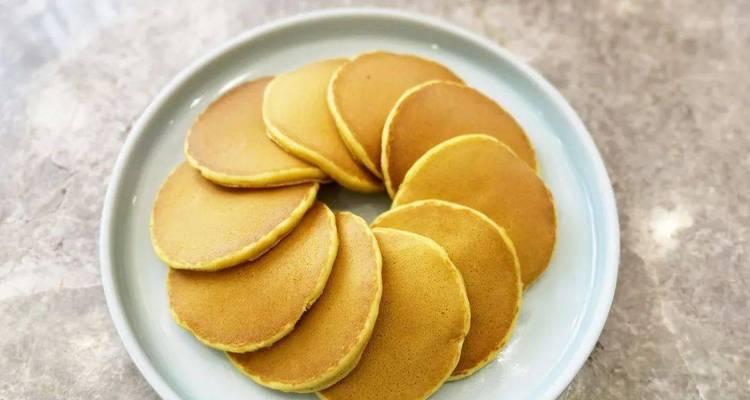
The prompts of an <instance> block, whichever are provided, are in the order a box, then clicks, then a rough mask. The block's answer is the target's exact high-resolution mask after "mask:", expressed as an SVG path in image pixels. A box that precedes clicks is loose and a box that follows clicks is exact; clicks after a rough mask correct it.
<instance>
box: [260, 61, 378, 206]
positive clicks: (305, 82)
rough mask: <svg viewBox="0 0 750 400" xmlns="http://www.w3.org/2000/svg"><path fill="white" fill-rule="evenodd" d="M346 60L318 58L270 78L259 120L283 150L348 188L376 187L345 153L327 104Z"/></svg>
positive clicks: (376, 184) (374, 179)
mask: <svg viewBox="0 0 750 400" xmlns="http://www.w3.org/2000/svg"><path fill="white" fill-rule="evenodd" d="M345 62H346V60H345V59H333V60H327V61H320V62H316V63H312V64H307V65H305V66H304V67H302V68H299V69H297V70H295V71H292V72H289V73H286V74H282V75H279V76H277V77H276V78H274V79H273V80H272V81H271V83H269V84H268V87H266V92H265V96H264V100H263V120H264V121H265V124H266V127H267V128H268V134H269V135H270V137H271V139H273V141H274V142H276V143H277V144H278V145H279V146H281V147H282V148H284V149H285V150H286V151H288V152H290V153H292V154H294V155H295V156H297V157H299V158H301V159H303V160H305V161H307V162H309V163H311V164H313V165H316V166H318V167H319V168H320V169H321V170H323V171H324V172H325V173H326V174H328V175H329V176H330V177H331V178H333V179H334V180H335V181H336V182H338V183H339V184H341V185H342V186H344V187H346V188H348V189H351V190H354V191H358V192H378V191H381V190H382V189H383V186H382V183H381V182H380V181H379V180H378V179H377V178H376V177H374V176H373V175H372V174H370V173H369V172H368V171H367V169H366V168H364V167H362V166H361V165H359V164H358V163H357V162H356V161H355V160H354V158H353V157H352V155H351V154H349V150H348V149H347V148H346V145H345V144H344V141H343V140H342V139H341V136H339V132H338V129H337V128H336V123H335V122H334V120H333V117H332V116H331V112H330V111H329V110H328V104H327V102H326V92H327V90H328V82H329V81H330V80H331V77H332V76H333V74H334V72H336V69H338V67H339V66H341V65H342V64H343V63H345Z"/></svg>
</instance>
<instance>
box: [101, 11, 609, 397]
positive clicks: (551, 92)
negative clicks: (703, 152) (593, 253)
mask: <svg viewBox="0 0 750 400" xmlns="http://www.w3.org/2000/svg"><path fill="white" fill-rule="evenodd" d="M352 17H378V18H385V19H391V20H395V21H401V22H407V23H412V24H415V23H416V24H420V25H423V26H427V27H430V28H433V29H438V30H442V31H445V32H447V33H450V34H452V35H455V36H457V37H459V38H461V39H464V40H466V41H469V42H473V43H476V44H478V45H479V46H481V47H482V48H484V49H486V50H488V51H490V52H492V53H494V54H495V55H497V56H498V57H499V58H501V59H504V60H505V61H507V62H508V63H509V64H510V65H512V66H513V67H514V68H516V69H517V70H518V71H519V72H520V73H522V74H523V75H525V76H526V77H527V78H528V79H529V80H530V81H531V82H532V83H533V84H535V85H537V86H539V88H540V89H541V90H542V91H543V92H545V94H546V95H548V96H549V98H550V100H551V101H552V102H553V103H554V105H555V107H556V108H558V110H560V112H561V114H562V115H563V117H564V118H565V119H567V120H568V122H569V123H570V124H571V125H572V126H573V128H574V129H573V130H574V131H575V135H576V136H579V137H578V139H579V140H580V142H581V144H582V145H583V149H584V151H585V153H587V155H588V156H589V158H590V159H591V160H592V161H593V163H594V173H595V176H594V182H595V183H596V186H597V187H598V189H599V190H600V192H601V193H600V194H601V195H603V196H602V197H601V198H600V204H601V205H602V209H603V216H602V220H601V222H602V224H603V230H602V235H603V239H604V242H606V245H607V246H606V248H607V249H608V250H609V251H607V252H606V254H604V265H602V266H597V268H599V267H601V268H602V271H601V272H602V296H603V297H604V298H603V299H599V300H602V301H600V302H598V303H596V304H594V306H593V307H594V309H593V311H592V321H591V328H590V329H588V331H587V332H585V333H584V334H583V335H582V338H581V345H580V346H579V347H578V348H577V349H575V350H574V353H573V355H572V356H571V359H570V363H569V364H568V366H567V367H566V368H565V369H564V370H563V371H561V372H560V373H559V374H558V376H557V377H556V378H554V380H553V382H552V384H551V385H549V386H548V387H547V388H545V389H544V390H543V396H542V398H544V399H555V398H557V397H558V396H559V395H560V394H562V392H563V391H564V390H565V389H566V388H567V387H568V385H569V384H570V383H571V382H572V381H573V379H574V378H575V376H576V374H577V373H578V371H579V370H580V369H581V368H582V367H583V365H584V363H585V361H586V359H587V358H588V356H589V355H590V354H591V352H592V351H593V349H594V346H595V344H596V342H597V341H598V339H599V337H600V335H601V333H602V330H603V329H604V325H605V323H606V320H607V317H608V315H609V311H610V308H611V305H612V302H613V299H614V295H615V288H616V283H617V276H618V270H619V260H620V228H619V216H618V212H617V204H616V199H615V195H614V191H613V188H612V183H611V180H610V178H609V175H608V173H607V169H606V167H605V165H604V161H603V159H602V157H601V154H600V153H599V150H598V148H597V147H596V144H595V143H594V140H593V138H592V136H591V134H590V133H589V131H588V129H587V128H586V126H585V125H584V124H583V121H582V120H581V119H580V117H579V116H578V114H577V113H576V112H575V111H574V109H573V108H572V106H571V105H570V104H569V103H568V101H567V100H566V99H565V98H564V97H563V95H562V94H561V93H560V92H559V91H558V90H557V89H556V88H555V87H554V86H553V85H552V84H551V83H550V82H548V81H547V80H546V79H545V78H544V77H543V76H542V75H541V74H540V73H539V72H537V71H536V70H535V69H533V68H532V67H531V66H529V65H528V64H526V63H525V62H524V61H522V60H521V59H520V58H519V57H518V56H516V55H514V54H512V53H511V52H510V51H509V50H507V49H505V48H503V47H502V46H499V45H498V44H497V43H495V42H492V41H491V40H489V39H487V38H486V37H484V36H481V35H479V34H475V33H473V32H470V31H468V30H466V29H463V28H460V27H458V26H456V25H453V24H451V23H449V22H446V21H444V20H442V19H439V18H436V17H432V16H427V15H424V14H418V13H414V12H407V11H401V10H393V9H384V8H373V7H364V8H332V9H325V10H317V11H311V12H306V13H302V14H297V15H293V16H289V17H285V18H281V19H277V20H272V21H270V22H267V23H265V24H263V25H260V26H257V27H255V28H252V29H249V30H247V31H245V32H242V33H240V34H239V35H237V36H235V37H233V38H231V39H229V40H228V41H225V42H223V43H222V44H220V45H219V46H217V47H215V48H214V49H212V50H210V51H208V52H207V53H205V54H204V55H203V56H201V57H199V58H198V59H197V60H195V61H193V62H192V63H190V64H189V65H188V66H187V67H185V68H183V69H182V70H181V71H180V72H179V73H178V74H177V75H175V77H174V78H172V79H171V80H170V81H169V83H168V84H167V85H166V86H164V87H163V88H162V89H161V90H160V91H159V92H158V94H157V95H156V96H155V97H154V98H153V100H151V102H150V103H149V104H148V106H147V107H146V108H145V110H144V111H143V112H142V113H141V114H140V116H139V117H138V119H137V120H136V122H135V123H134V124H133V126H132V128H131V129H130V131H129V133H128V136H127V137H126V139H125V141H124V143H123V145H122V148H121V149H120V152H119V154H118V156H117V159H116V161H115V164H114V167H113V169H112V173H111V175H110V179H109V181H108V183H107V191H106V195H105V198H104V203H103V207H102V214H101V220H100V229H99V263H100V273H101V280H102V289H103V291H104V297H105V300H106V303H107V308H108V310H109V314H110V316H111V318H112V321H113V323H114V326H115V330H116V331H117V334H118V336H119V337H120V340H121V341H122V343H123V345H124V346H125V349H126V351H127V352H128V355H129V356H130V359H131V360H132V361H133V363H134V364H135V365H136V367H137V368H138V370H139V371H140V373H141V375H143V377H144V378H145V379H146V381H147V382H148V383H149V384H150V385H151V387H152V388H153V389H154V390H155V391H156V393H157V394H158V395H159V396H160V397H161V398H164V399H169V400H172V399H176V400H177V399H181V397H180V396H179V395H178V394H177V393H176V392H175V391H174V390H173V389H172V387H171V386H170V385H169V384H168V383H167V382H166V381H165V380H164V378H163V377H162V375H161V374H160V373H159V372H158V371H157V370H156V368H155V367H154V365H153V364H152V363H151V361H150V359H149V357H148V356H147V355H146V353H145V351H144V350H143V348H142V347H141V346H140V344H139V343H138V341H137V339H136V335H135V333H134V331H133V329H132V327H131V325H130V323H129V321H128V318H127V316H126V313H125V310H124V307H123V304H122V302H121V297H120V293H119V291H118V288H117V285H116V284H115V278H114V267H113V262H112V260H113V259H114V254H113V246H112V236H113V232H112V231H113V229H112V228H113V225H112V220H113V219H114V214H115V210H116V207H115V204H116V202H117V201H118V199H119V198H120V197H121V196H120V191H121V188H122V181H123V178H124V174H125V170H126V168H125V167H126V165H128V164H129V163H128V161H129V160H130V159H131V158H132V157H133V155H134V149H135V145H136V143H137V142H138V139H139V138H140V137H141V136H142V132H143V130H144V128H145V126H146V124H147V123H148V122H149V121H150V120H151V119H153V117H154V115H155V114H156V112H157V111H158V109H160V108H161V106H162V105H163V104H164V103H165V102H166V101H167V100H168V99H169V97H170V96H171V94H172V92H174V91H175V89H177V88H178V87H180V86H181V85H182V84H184V83H185V82H186V81H187V80H189V79H190V77H191V76H192V75H193V74H194V73H195V72H197V71H198V70H200V69H201V68H203V67H204V66H206V65H207V64H209V63H211V62H212V61H213V60H214V59H216V58H218V57H220V56H221V55H223V54H225V53H228V52H230V51H232V50H233V49H234V48H236V47H238V46H241V45H242V44H244V43H245V42H247V41H251V40H254V39H256V38H258V37H260V36H264V35H267V34H270V33H272V32H275V31H282V30H284V29H286V28H289V27H292V26H295V25H299V24H306V23H313V22H319V21H321V20H327V19H338V18H352Z"/></svg>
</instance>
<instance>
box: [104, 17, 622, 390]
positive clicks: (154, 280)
mask: <svg viewBox="0 0 750 400" xmlns="http://www.w3.org/2000/svg"><path fill="white" fill-rule="evenodd" d="M372 49H384V50H390V51H394V52H404V53H413V54H418V55H421V56H425V57H428V58H432V59H435V60H437V61H439V62H441V63H443V64H445V65H447V66H448V67H449V68H451V69H452V70H453V71H455V72H456V73H458V75H459V76H461V77H462V78H463V79H464V80H465V81H466V82H467V83H468V84H469V85H471V86H474V87H476V88H479V89H480V90H481V91H483V92H484V93H486V94H487V95H489V96H490V97H492V98H494V99H495V100H496V101H497V102H498V103H500V104H501V105H502V106H503V107H505V109H506V110H508V111H510V113H511V114H512V115H513V116H515V117H516V119H517V120H518V121H519V123H520V124H521V125H522V126H523V128H524V129H525V130H526V132H527V133H528V135H529V137H530V138H531V141H532V142H533V144H534V146H535V147H536V150H537V157H538V158H539V161H540V164H541V174H542V176H543V178H544V180H545V182H546V183H547V185H548V186H549V188H550V190H551V191H552V193H553V194H554V196H555V200H556V202H557V211H558V214H557V215H558V225H559V227H558V229H559V230H558V238H559V239H558V243H557V248H556V250H555V254H554V258H553V260H552V263H551V265H550V266H549V269H548V270H547V272H546V273H545V274H544V275H542V277H541V278H540V279H539V281H538V282H537V283H536V284H534V285H533V287H531V288H530V289H529V290H528V291H527V292H526V295H525V297H524V303H523V307H522V311H521V315H520V318H519V321H518V325H517V328H516V330H515V332H514V334H513V337H512V339H511V340H510V342H509V344H508V346H507V348H506V349H505V351H504V352H503V353H502V355H501V356H500V357H499V358H498V359H497V360H496V361H494V362H492V363H491V364H489V365H488V366H487V367H485V368H484V369H482V370H481V371H479V372H478V373H477V374H475V375H474V376H471V377H470V378H468V379H465V380H462V381H458V382H451V383H448V384H446V385H445V386H444V387H443V388H442V389H441V390H440V391H439V392H438V393H437V394H436V395H435V396H434V398H435V399H495V398H500V397H501V396H502V398H506V399H535V400H536V399H553V398H555V397H556V396H558V395H559V394H560V393H561V392H562V391H563V390H564V389H565V387H566V386H567V385H568V384H569V383H570V381H571V380H572V379H573V377H574V376H575V374H576V372H577V371H578V370H579V369H580V367H581V366H582V365H583V363H584V361H585V360H586V358H587V356H588V355H589V353H590V352H591V350H592V348H593V346H594V344H595V343H596V340H597V338H598V337H599V334H600V332H601V330H602V327H603V325H604V322H605V320H606V318H607V313H608V312H609V307H610V304H611V302H612V296H613V294H614V290H615V282H616V279H617V266H618V259H619V229H618V220H617V211H616V207H615V201H614V196H613V194H612V188H611V185H610V182H609V178H608V177H607V174H606V171H605V169H604V165H603V163H602V160H601V158H600V156H599V153H598V152H597V149H596V147H595V145H594V143H593V141H592V140H591V137H590V136H589V134H588V132H587V131H586V128H585V127H584V126H583V124H582V123H581V121H580V119H579V118H578V116H577V115H576V113H575V112H574V111H573V110H572V108H571V107H570V106H569V105H568V103H567V102H566V101H565V100H564V99H563V98H562V96H561V95H560V94H559V93H558V92H557V90H555V89H554V88H553V87H552V86H551V85H550V84H549V83H548V82H547V81H546V80H545V79H544V78H542V77H541V76H540V75H539V74H538V73H536V72H535V71H534V70H532V69H531V68H530V67H529V66H527V65H525V64H523V63H522V62H520V61H519V60H518V59H517V58H516V57H514V56H513V55H511V54H509V53H508V52H507V51H505V50H503V49H501V48H499V47H497V46H496V45H495V44H494V43H492V42H490V41H488V40H486V39H484V38H481V37H478V36H475V35H473V34H470V33H467V32H465V31H463V30H460V29H457V28H455V27H453V26H450V25H447V24H445V23H443V22H440V21H436V20H433V19H430V18H426V17H422V16H416V15H410V14H404V13H400V12H393V11H382V10H356V11H351V10H334V11H324V12H318V13H313V14H307V15H303V16H299V17H294V18H291V19H286V20H282V21H278V22H274V23H272V24H270V25H267V26H264V27H261V28H258V29H255V30H252V31H250V32H247V33H246V34H244V35H242V36H240V37H238V38H236V39H234V40H232V41H231V42H229V43H227V44H225V45H224V46H222V47H221V48H219V49H217V50H216V51H214V52H212V53H210V54H208V55H206V56H205V57H203V58H202V59H200V60H198V61H197V62H195V63H194V64H192V65H191V66H189V67H188V68H187V69H185V70H184V71H183V72H182V73H180V74H179V75H178V76H177V77H176V78H175V79H174V80H173V81H172V82H171V83H170V84H169V85H168V86H167V87H166V88H164V90H162V91H161V93H160V94H159V95H158V96H157V97H156V98H155V99H154V100H153V102H152V103H151V105H150V106H149V107H148V108H147V109H146V111H145V112H144V113H143V115H142V116H141V117H140V119H139V120H138V121H137V123H136V124H135V125H134V127H133V129H132V131H131V132H130V135H129V136H128V138H127V141H126V143H125V145H124V147H123V149H122V152H121V153H120V156H119V157H118V159H117V163H116V165H115V168H114V173H113V175H112V179H111V181H110V183H109V189H108V191H107V197H106V200H105V204H104V212H103V216H102V223H101V238H100V253H101V268H102V280H103V286H104V290H105V293H106V298H107V303H108V305H109V310H110V313H111V314H112V319H113V320H114V323H115V326H116V328H117V331H118V332H119V334H120V337H121V338H122V341H123V342H124V344H125V347H126V348H127V350H128V352H129V353H130V356H131V357H132V359H133V361H134V362H135V364H136V365H137V366H138V368H139V369H140V371H141V372H142V373H143V375H144V376H145V377H146V379H147V380H148V381H149V382H150V383H151V385H152V386H153V387H154V389H155V390H156V391H157V392H158V393H159V394H160V395H161V396H162V397H163V398H165V399H208V398H221V399H227V400H228V399H243V400H248V399H285V398H289V399H293V398H298V399H301V398H314V396H312V395H306V396H302V395H289V394H283V393H279V392H274V391H271V390H267V389H264V388H262V387H260V386H257V385H255V384H254V383H253V382H251V381H250V380H249V379H247V378H245V377H244V376H243V375H241V374H240V373H239V372H237V371H235V369H234V368H233V367H232V366H231V365H230V364H229V362H228V361H227V360H226V358H225V357H224V355H223V354H222V353H221V352H219V351H214V350H211V349H209V348H207V347H204V346H202V345H201V344H200V343H198V341H196V340H195V339H193V337H192V336H191V335H190V334H189V333H188V332H187V331H185V330H183V329H181V328H179V327H178V326H177V325H176V324H175V323H174V322H173V321H172V317H171V315H170V313H169V310H168V305H167V297H166V292H165V274H166V268H165V267H164V265H162V264H161V263H160V262H159V260H158V259H157V258H156V256H155V255H154V252H153V251H152V249H151V244H150V242H149V230H148V223H149V214H150V211H151V204H152V202H153V200H154V195H155V194H156V192H157V190H158V188H159V185H160V184H161V183H162V181H163V180H164V178H165V177H166V176H167V174H168V173H169V171H170V170H171V169H172V168H174V166H175V165H177V164H178V163H179V162H180V161H181V160H182V159H183V155H182V144H183V138H184V136H185V132H186V131H187V129H188V127H189V126H190V124H191V121H192V120H193V119H194V118H195V117H196V115H197V114H198V113H199V112H200V111H201V110H202V109H203V108H204V107H206V105H208V104H209V103H210V102H211V101H212V100H213V99H215V98H217V97H218V96H219V95H220V94H221V93H223V92H224V91H226V90H227V89H229V88H231V87H232V86H234V85H236V84H237V83H239V82H242V81H244V80H248V79H252V78H256V77H261V76H265V75H273V74H277V73H280V72H283V71H288V70H291V69H293V68H296V67H298V66H301V65H303V64H305V63H307V62H310V61H314V60H318V59H322V58H327V57H341V56H351V55H354V54H357V53H360V52H363V51H367V50H372ZM321 197H322V198H323V199H324V201H326V202H327V203H328V204H329V205H331V206H332V207H334V208H339V209H349V210H352V211H354V212H356V213H357V214H360V215H362V216H363V217H365V218H369V219H370V220H372V218H374V217H375V216H376V215H377V214H378V213H379V212H381V211H383V210H385V209H387V207H388V206H389V202H388V199H387V198H386V197H385V196H383V195H379V196H366V195H358V194H352V193H349V192H345V191H343V190H342V189H340V188H338V187H337V186H335V185H326V188H325V189H324V190H323V191H322V194H321Z"/></svg>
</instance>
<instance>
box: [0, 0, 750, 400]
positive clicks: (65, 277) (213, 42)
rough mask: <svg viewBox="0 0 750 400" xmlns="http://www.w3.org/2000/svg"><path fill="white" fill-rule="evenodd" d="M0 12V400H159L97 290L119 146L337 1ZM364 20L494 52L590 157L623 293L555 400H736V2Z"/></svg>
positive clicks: (746, 10)
mask: <svg viewBox="0 0 750 400" xmlns="http://www.w3.org/2000/svg"><path fill="white" fill-rule="evenodd" d="M0 3H3V5H0V9H2V10H3V11H2V12H1V13H0V49H1V50H0V54H1V55H0V91H1V92H2V93H3V95H2V98H1V99H0V107H1V108H0V166H1V167H2V172H3V173H2V174H0V193H1V194H2V196H0V237H2V240H1V241H0V327H1V328H0V371H3V372H4V373H1V374H0V399H11V398H12V399H53V398H54V399H61V398H67V399H116V398H126V399H133V398H156V397H157V396H156V394H155V393H154V392H153V391H152V389H151V388H150V387H149V385H148V384H147V383H146V382H145V381H144V379H143V378H142V377H141V375H140V374H139V372H138V371H137V369H136V368H135V367H134V365H133V364H132V362H131V361H130V359H129V358H128V355H127V353H126V352H125V350H124V348H123V346H122V344H121V343H120V340H119V338H118V337H117V334H116V333H115V331H114V327H113V325H112V322H111V320H110V318H109V315H108V312H107V308H106V305H105V302H104V296H103V292H102V289H101V283H100V279H99V263H98V256H97V236H98V229H99V216H100V212H101V207H102V200H103V197H104V193H105V190H106V184H107V180H108V178H109V174H110V171H111V169H112V166H113V163H114V160H115V157H116V156H117V153H118V151H119V149H120V146H121V145H122V143H123V141H124V139H125V137H126V136H127V134H128V131H129V128H130V126H131V124H132V123H133V121H134V120H135V119H136V118H137V117H138V115H139V114H140V113H141V112H142V110H143V109H144V108H145V107H146V105H147V103H148V102H149V101H150V99H151V98H152V96H154V95H155V94H156V93H157V92H158V91H159V90H160V89H161V88H162V87H163V86H164V85H165V84H166V83H167V82H168V81H169V80H170V79H171V78H172V77H173V76H174V75H175V73H176V72H177V71H179V70H180V69H181V68H183V67H184V66H186V65H187V64H188V63H190V62H191V61H192V60H194V59H195V58H196V57H198V56H200V55H201V54H204V53H205V52H206V51H207V50H208V49H211V48H213V47H215V46H217V45H218V44H220V43H222V42H223V41H225V40H227V39H228V38H230V37H232V36H235V35H237V34H238V33H240V32H242V31H244V30H247V29H248V28H251V27H253V26H256V25H259V24H262V23H265V22H268V21H272V20H274V19H277V18H280V17H283V16H287V15H292V14H297V13H300V12H304V11H309V10H313V9H318V8H324V7H333V6H346V5H347V4H348V3H350V2H328V1H305V2H299V3H297V2H292V1H289V2H287V1H262V2H252V3H251V2H247V3H245V2H239V1H223V0H200V1H191V2H184V1H177V0H167V1H160V2H151V1H145V0H137V1H125V0H98V1H95V2H94V1H78V0H68V1H50V0H33V1H20V0H18V1H7V0H3V1H0ZM5 3H7V4H5ZM151 3H159V4H160V7H158V8H154V7H153V6H151ZM375 5H378V6H384V7H394V8H398V9H402V10H412V11H418V12H422V13H425V14H431V15H435V16H438V17H441V18H443V19H445V20H447V21H450V22H453V23H455V24H457V25H459V26H463V27H465V28H468V29H470V30H472V31H474V32H477V33H480V34H482V35H485V36H487V37H489V38H490V39H492V40H493V41H495V42H497V43H500V44H501V45H503V46H505V47H507V48H508V49H510V50H511V51H513V52H514V53H516V54H517V55H519V56H521V57H522V58H523V59H525V60H526V61H527V62H529V63H530V64H531V65H533V66H534V67H535V68H537V69H538V70H540V71H541V72H542V73H543V74H544V75H545V76H546V77H547V78H548V79H549V80H550V81H551V82H552V83H553V84H554V85H556V86H557V87H558V88H559V89H560V90H561V91H562V93H563V94H564V95H565V96H566V97H567V98H568V99H569V100H570V102H571V103H572V105H573V107H574V108H575V109H576V110H577V111H578V112H579V113H580V115H581V117H582V118H583V120H584V122H585V123H586V125H587V126H588V128H589V130H590V131H591V134H592V135H593V137H594V140H595V142H596V143H597V145H598V146H599V149H600V151H601V153H602V156H603V157H604V160H605V162H606V164H607V168H608V170H609V173H610V176H611V178H612V181H613V184H614V188H615V192H616V195H617V201H618V206H619V210H620V223H621V225H622V261H621V264H620V278H619V282H618V285H617V294H616V296H615V301H614V305H613V307H612V311H611V314H610V316H609V320H608V322H607V325H606V327H605V328H604V333H603V334H602V336H601V339H600V340H599V342H598V343H597V345H596V349H595V350H594V352H593V354H592V355H591V357H590V358H589V360H588V362H587V363H586V365H585V366H584V368H583V369H582V370H581V372H580V373H579V374H578V376H577V377H576V379H575V381H574V382H573V384H572V385H571V386H570V388H569V389H568V390H567V391H566V392H565V394H564V395H563V398H565V399H614V398H617V399H665V398H675V399H747V398H750V316H749V313H750V304H749V303H750V294H749V293H750V292H749V291H748V282H750V263H749V262H748V261H749V260H748V249H749V248H750V246H748V241H749V240H750V232H748V229H749V227H750V185H748V183H750V173H749V171H750V134H749V133H750V132H748V126H750V112H748V111H747V110H745V108H746V107H747V106H748V105H750V73H748V71H749V70H750V24H749V23H747V21H748V18H750V2H747V1H743V0H738V1H703V0H691V1H680V2H673V1H664V2H646V1H638V0H620V1H602V2H595V1H571V0H567V1H556V2H547V1H544V0H538V1H526V0H515V1H505V2H502V4H495V3H494V2H489V1H487V2H485V1H438V2H433V1H426V0H425V1H411V0H395V1H385V2H377V3H376V4H375Z"/></svg>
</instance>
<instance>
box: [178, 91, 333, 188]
mask: <svg viewBox="0 0 750 400" xmlns="http://www.w3.org/2000/svg"><path fill="white" fill-rule="evenodd" d="M271 79H272V78H270V77H267V78H260V79H256V80H254V81H251V82H246V83H243V84H241V85H239V86H237V87H236V88H234V89H232V90H230V91H229V92H227V93H225V94H224V95H222V96H221V97H219V98H218V99H217V100H216V101H214V102H213V103H211V104H210V105H209V106H208V108H206V110H205V111H203V113H202V114H201V115H200V116H199V117H198V118H197V119H196V121H195V122H194V123H193V126H192V127H191V128H190V131H189V132H188V134H187V137H186V138H185V158H186V159H187V161H188V162H189V163H190V165H191V166H193V168H196V169H198V170H199V171H200V172H201V174H202V175H203V176H204V177H205V178H206V179H208V180H210V181H212V182H214V183H217V184H219V185H224V186H230V187H258V188H262V187H271V186H282V185H291V184H295V183H301V182H309V181H320V180H324V179H325V178H326V175H325V173H323V171H321V170H320V169H318V168H316V167H314V166H312V165H310V164H307V163H305V162H303V161H302V160H300V159H298V158H296V157H294V156H292V155H290V154H289V153H287V152H285V151H284V150H282V149H281V148H279V146H277V145H275V144H274V143H273V142H272V141H271V139H269V137H268V135H267V134H266V126H265V124H264V123H263V92H264V90H265V89H266V85H268V82H270V81H271Z"/></svg>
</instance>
